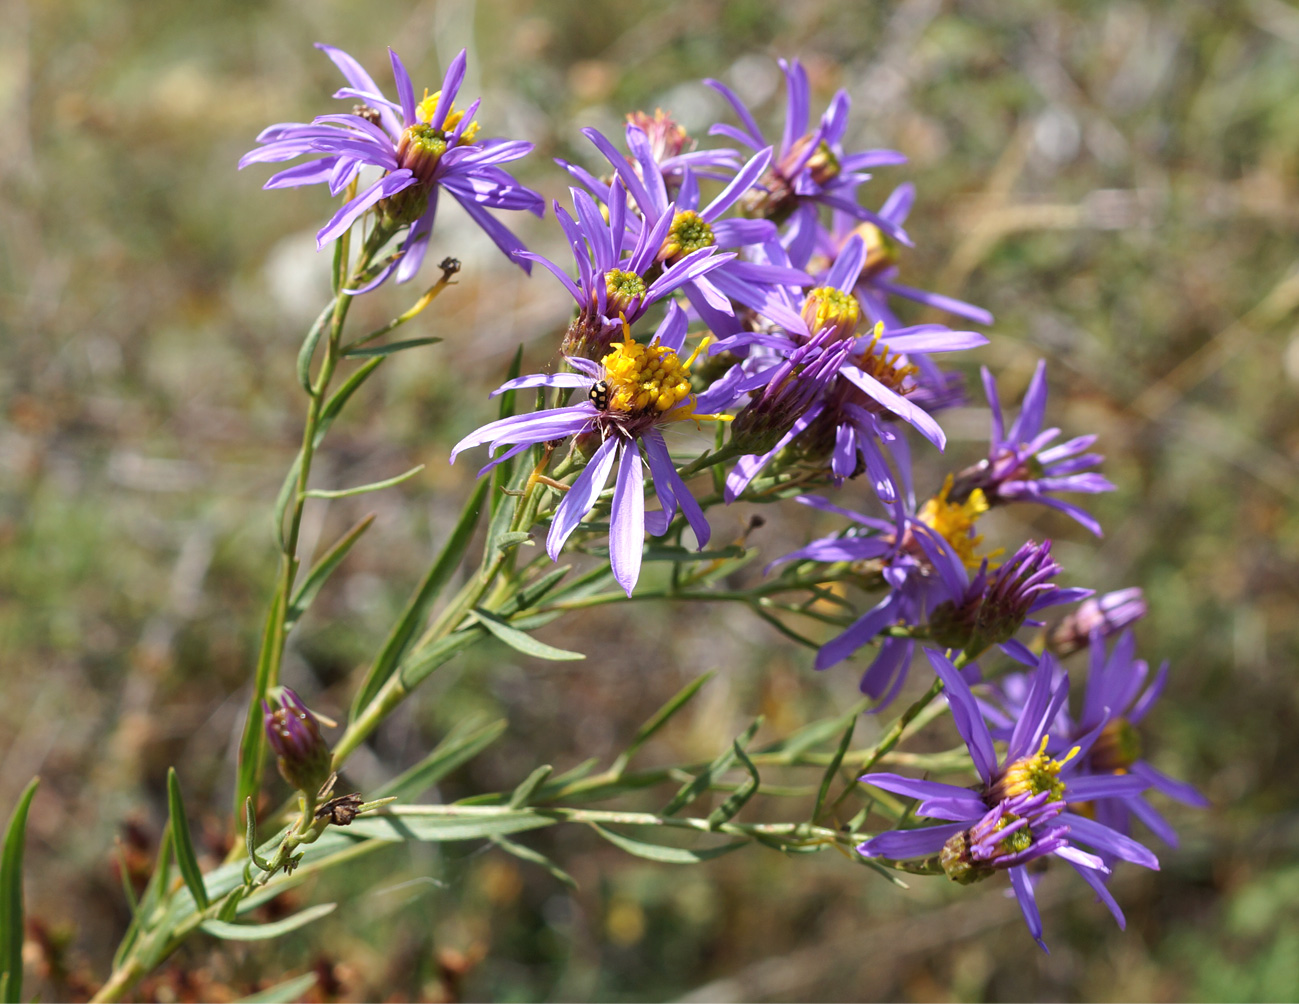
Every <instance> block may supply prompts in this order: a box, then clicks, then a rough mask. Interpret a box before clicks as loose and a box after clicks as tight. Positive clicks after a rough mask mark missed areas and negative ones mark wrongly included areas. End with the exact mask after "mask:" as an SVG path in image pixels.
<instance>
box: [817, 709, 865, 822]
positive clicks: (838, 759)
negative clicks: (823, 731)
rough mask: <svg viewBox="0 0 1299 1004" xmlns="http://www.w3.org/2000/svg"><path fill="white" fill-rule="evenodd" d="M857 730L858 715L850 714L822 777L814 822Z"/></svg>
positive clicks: (818, 816) (818, 817) (819, 815)
mask: <svg viewBox="0 0 1299 1004" xmlns="http://www.w3.org/2000/svg"><path fill="white" fill-rule="evenodd" d="M856 730H857V715H855V714H852V715H849V716H848V727H847V728H846V729H844V730H843V737H842V738H841V739H840V740H839V745H838V746H837V747H836V748H835V751H834V756H833V757H831V759H830V764H829V766H827V767H826V769H825V774H824V775H822V777H821V790H820V791H818V792H817V793H816V807H815V808H814V809H813V810H812V822H814V823H815V822H816V821H817V820H818V819H820V818H821V809H822V807H823V806H824V805H825V799H826V796H827V795H829V794H830V785H831V784H832V783H833V782H834V778H835V775H836V774H838V773H839V765H840V764H841V763H843V757H844V754H845V753H847V752H848V747H849V746H850V745H852V734H853V733H854V732H855V731H856Z"/></svg>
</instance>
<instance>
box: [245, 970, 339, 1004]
mask: <svg viewBox="0 0 1299 1004" xmlns="http://www.w3.org/2000/svg"><path fill="white" fill-rule="evenodd" d="M319 979H320V977H318V976H317V975H316V974H315V973H303V974H302V975H301V976H295V977H293V979H291V980H285V981H284V982H283V983H277V984H275V986H273V987H267V988H266V989H265V990H259V991H257V993H255V994H251V995H250V996H248V997H241V998H239V1001H238V1002H237V1004H290V1002H292V1001H295V1000H297V999H298V998H300V997H302V996H303V995H304V994H306V992H307V991H308V990H310V989H311V988H312V987H314V986H315V985H316V983H317V981H318V980H319Z"/></svg>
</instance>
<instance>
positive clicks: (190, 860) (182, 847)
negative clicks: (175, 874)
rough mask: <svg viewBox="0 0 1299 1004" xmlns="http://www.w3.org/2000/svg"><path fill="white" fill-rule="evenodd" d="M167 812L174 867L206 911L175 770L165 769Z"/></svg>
mask: <svg viewBox="0 0 1299 1004" xmlns="http://www.w3.org/2000/svg"><path fill="white" fill-rule="evenodd" d="M167 811H168V814H169V815H170V817H171V837H172V843H173V845H174V850H175V851H176V867H177V868H179V869H180V875H181V878H183V879H184V880H185V886H186V887H187V888H188V889H189V892H190V895H191V896H193V897H194V902H195V903H197V904H198V908H199V909H200V910H206V909H207V890H206V889H205V888H203V872H202V871H201V870H200V869H199V866H198V856H197V855H195V853H194V843H193V841H192V840H191V839H190V836H189V821H188V820H186V818H185V802H184V800H183V799H182V798H181V797H180V779H179V778H178V777H177V776H176V768H175V767H168V768H167Z"/></svg>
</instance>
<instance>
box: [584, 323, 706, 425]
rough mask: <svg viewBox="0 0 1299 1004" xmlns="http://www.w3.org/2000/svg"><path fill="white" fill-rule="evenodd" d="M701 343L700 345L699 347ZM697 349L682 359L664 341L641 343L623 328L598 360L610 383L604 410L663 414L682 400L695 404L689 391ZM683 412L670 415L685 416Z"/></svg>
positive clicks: (690, 404) (682, 401)
mask: <svg viewBox="0 0 1299 1004" xmlns="http://www.w3.org/2000/svg"><path fill="white" fill-rule="evenodd" d="M702 347H703V346H702V345H701V346H700V348H702ZM699 351H700V349H696V350H695V352H694V355H692V356H691V357H690V358H689V359H687V360H686V361H685V362H682V361H681V359H680V358H679V357H678V356H677V354H676V353H675V352H673V351H672V350H671V349H669V348H668V347H667V346H665V345H641V344H640V343H639V342H635V341H632V337H631V331H630V329H628V328H626V327H624V328H623V341H621V342H619V343H618V344H616V345H614V347H613V351H612V352H610V353H609V354H608V355H607V356H605V357H604V359H603V360H601V362H602V364H603V366H604V376H605V380H606V381H607V382H608V384H609V403H608V407H607V408H606V410H607V411H618V412H624V413H627V414H633V413H640V414H644V413H646V412H650V413H657V414H660V415H661V414H664V413H666V412H669V411H672V410H673V409H674V408H677V407H678V406H680V405H682V404H686V405H688V407H689V408H693V407H694V400H693V398H692V397H691V394H690V364H691V363H693V362H694V361H695V358H696V356H698V355H699ZM688 416H689V411H687V412H686V413H685V414H682V415H678V416H673V417H676V418H686V417H688Z"/></svg>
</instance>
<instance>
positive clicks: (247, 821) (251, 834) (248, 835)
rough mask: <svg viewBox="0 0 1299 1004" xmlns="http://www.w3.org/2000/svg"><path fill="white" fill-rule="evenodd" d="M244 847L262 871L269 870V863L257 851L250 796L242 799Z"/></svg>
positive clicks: (255, 825) (254, 821)
mask: <svg viewBox="0 0 1299 1004" xmlns="http://www.w3.org/2000/svg"><path fill="white" fill-rule="evenodd" d="M244 849H245V850H247V851H248V860H249V861H251V862H252V863H253V864H255V865H256V866H257V867H258V868H260V869H261V870H262V871H264V872H268V871H270V870H271V866H270V863H269V862H267V861H265V860H263V858H262V857H261V855H259V854H258V853H257V814H256V813H255V812H254V811H253V800H252V797H251V796H250V797H249V798H247V799H245V801H244Z"/></svg>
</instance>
